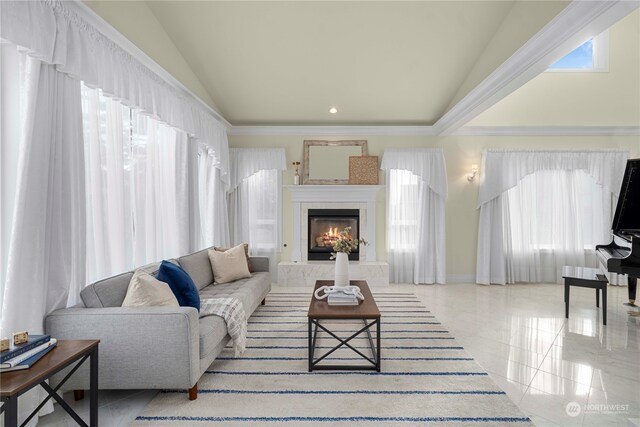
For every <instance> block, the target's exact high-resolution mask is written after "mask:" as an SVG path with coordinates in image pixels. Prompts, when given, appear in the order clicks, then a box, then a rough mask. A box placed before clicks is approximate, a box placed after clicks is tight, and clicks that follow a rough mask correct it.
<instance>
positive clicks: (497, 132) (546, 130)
mask: <svg viewBox="0 0 640 427" xmlns="http://www.w3.org/2000/svg"><path fill="white" fill-rule="evenodd" d="M451 135H456V136H640V126H465V127H462V128H460V129H458V130H456V131H454V132H452V133H451Z"/></svg>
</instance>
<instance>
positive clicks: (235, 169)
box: [228, 148, 287, 191]
mask: <svg viewBox="0 0 640 427" xmlns="http://www.w3.org/2000/svg"><path fill="white" fill-rule="evenodd" d="M229 165H230V167H231V179H230V185H229V187H230V188H229V190H228V191H233V190H234V189H235V188H236V187H237V186H238V185H240V183H241V182H242V181H243V180H244V179H246V178H249V177H250V176H251V175H253V174H254V173H256V172H259V171H261V170H273V169H275V170H280V171H284V170H287V159H286V157H285V154H284V148H232V149H230V150H229Z"/></svg>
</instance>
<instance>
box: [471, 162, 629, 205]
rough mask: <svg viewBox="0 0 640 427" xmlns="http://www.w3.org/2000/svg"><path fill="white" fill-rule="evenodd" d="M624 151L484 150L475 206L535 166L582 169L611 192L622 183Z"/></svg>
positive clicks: (538, 168) (508, 186) (518, 179)
mask: <svg viewBox="0 0 640 427" xmlns="http://www.w3.org/2000/svg"><path fill="white" fill-rule="evenodd" d="M628 157H629V152H628V151H623V150H606V151H525V150H486V151H485V152H484V153H483V156H482V174H481V178H480V189H479V194H478V207H480V206H482V205H484V204H485V203H487V202H489V201H491V200H493V199H495V198H496V197H498V196H500V195H501V194H502V193H504V192H505V191H507V190H509V189H511V188H513V187H515V186H516V185H517V184H518V182H519V181H520V180H521V179H522V178H524V177H525V176H527V175H530V174H532V173H534V172H536V171H539V170H585V171H586V172H587V173H589V174H590V175H592V176H593V178H594V179H595V180H596V182H597V183H598V184H600V185H602V186H603V187H604V188H606V189H608V190H609V191H611V192H612V193H616V192H618V190H619V189H620V186H621V185H622V178H623V175H624V168H625V165H626V161H627V158H628Z"/></svg>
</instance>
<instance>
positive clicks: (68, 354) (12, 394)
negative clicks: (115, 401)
mask: <svg viewBox="0 0 640 427" xmlns="http://www.w3.org/2000/svg"><path fill="white" fill-rule="evenodd" d="M99 343H100V341H99V340H61V341H58V344H57V346H56V348H54V349H53V350H51V351H50V352H49V353H47V354H46V355H45V356H43V357H42V359H40V360H39V361H38V363H36V364H35V365H33V367H31V368H30V369H26V370H23V371H15V372H7V373H3V374H0V399H1V400H2V402H4V405H3V406H2V412H4V425H5V426H6V427H14V426H17V425H18V397H19V396H20V395H22V394H24V393H26V392H27V391H29V390H30V389H32V388H33V387H35V386H37V385H38V384H40V386H41V387H42V388H43V389H44V390H45V391H46V392H47V394H48V395H49V396H48V397H47V398H46V399H45V400H44V401H43V402H42V403H40V405H38V407H37V408H36V409H35V410H34V411H33V412H32V413H31V415H29V416H28V417H27V419H26V420H25V421H24V423H23V425H26V424H27V423H28V422H29V421H30V420H31V419H33V417H34V416H35V415H36V414H37V413H38V411H40V409H42V407H43V406H44V404H45V403H46V402H47V401H48V400H49V399H50V398H53V399H55V401H56V402H58V403H59V404H60V406H61V407H62V408H63V409H64V410H65V411H67V412H68V413H69V415H71V417H72V418H73V419H74V420H75V421H76V423H78V425H81V426H87V423H85V422H84V421H83V420H82V418H80V416H78V414H76V412H75V411H74V410H73V409H72V408H71V407H70V406H69V404H68V403H67V402H65V401H64V399H63V398H62V397H61V396H60V395H59V394H58V393H57V392H58V390H59V389H60V388H61V387H62V386H63V385H64V383H65V382H66V381H67V380H68V379H69V377H71V375H73V374H74V373H75V372H76V370H77V369H78V368H79V367H80V366H81V365H82V364H83V363H84V361H85V360H87V359H89V362H90V374H89V386H90V401H89V424H88V425H89V426H91V427H94V426H97V425H98V344H99ZM78 361H80V362H79V363H76V362H78ZM74 363H76V365H75V366H74V367H73V368H72V369H71V371H69V373H68V374H67V375H66V376H65V377H64V378H63V379H62V381H60V383H59V384H58V385H57V386H56V387H55V388H52V387H51V386H49V384H47V380H48V379H49V378H51V376H53V375H54V374H56V373H58V372H60V371H61V370H63V369H64V368H66V367H68V366H70V365H72V364H74Z"/></svg>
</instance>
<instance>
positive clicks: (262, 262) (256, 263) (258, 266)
mask: <svg viewBox="0 0 640 427" xmlns="http://www.w3.org/2000/svg"><path fill="white" fill-rule="evenodd" d="M249 261H251V266H252V267H253V271H254V272H260V271H265V272H269V257H266V256H250V257H249Z"/></svg>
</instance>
